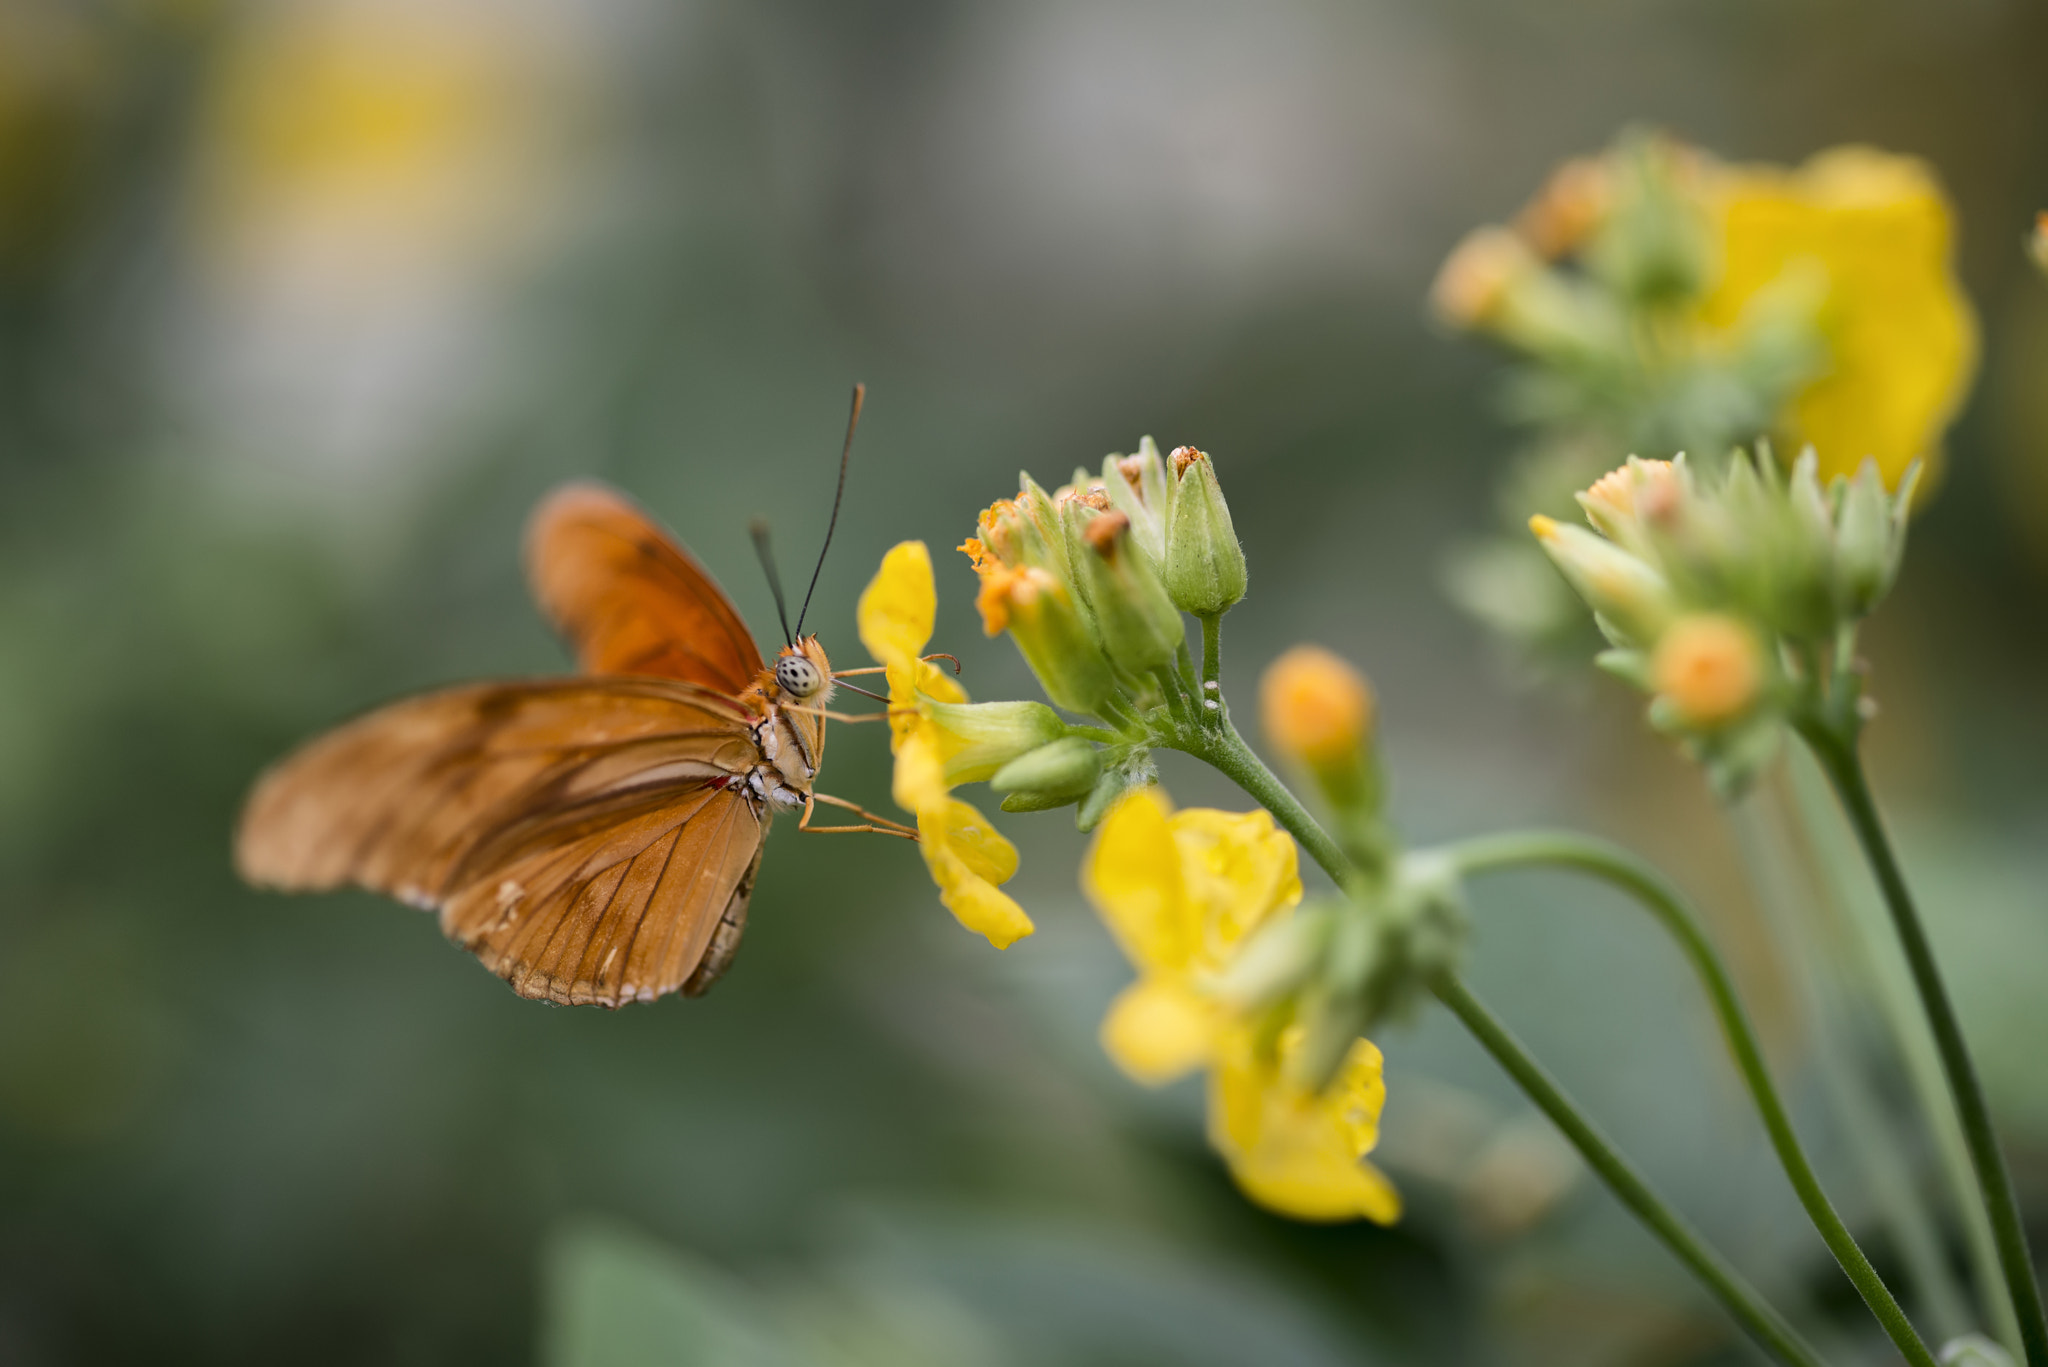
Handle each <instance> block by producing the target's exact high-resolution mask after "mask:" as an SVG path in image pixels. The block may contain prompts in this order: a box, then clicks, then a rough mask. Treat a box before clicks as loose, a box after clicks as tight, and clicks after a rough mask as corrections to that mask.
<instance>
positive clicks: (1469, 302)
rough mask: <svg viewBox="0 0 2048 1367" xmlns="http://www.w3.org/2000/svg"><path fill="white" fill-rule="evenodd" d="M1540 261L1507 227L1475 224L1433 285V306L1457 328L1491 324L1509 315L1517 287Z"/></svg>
mask: <svg viewBox="0 0 2048 1367" xmlns="http://www.w3.org/2000/svg"><path fill="white" fill-rule="evenodd" d="M1537 269H1539V263H1538V262H1537V260H1536V258H1535V256H1534V255H1533V254H1532V253H1531V252H1530V251H1529V247H1528V244H1527V243H1525V242H1523V241H1522V239H1521V238H1519V237H1517V236H1516V235H1515V234H1514V233H1511V232H1509V231H1508V230H1507V229H1506V228H1500V227H1491V226H1489V227H1485V228H1474V229H1473V230H1472V231H1471V232H1469V233H1467V234H1465V238H1464V240H1463V241H1461V242H1460V243H1458V245H1457V246H1456V247H1454V248H1452V249H1451V254H1450V255H1449V256H1447V257H1445V258H1444V264H1443V265H1442V266H1441V267H1439V268H1438V269H1437V273H1436V281H1435V283H1433V284H1432V285H1431V286H1430V287H1429V302H1430V307H1431V308H1432V309H1433V310H1434V311H1435V313H1436V316H1437V317H1438V318H1439V319H1441V320H1443V321H1444V322H1445V323H1448V324H1449V325H1450V326H1452V327H1455V328H1490V327H1492V326H1494V325H1495V324H1497V323H1499V322H1500V321H1501V320H1502V318H1503V317H1504V316H1505V314H1506V312H1507V307H1508V301H1509V298H1510V296H1511V295H1512V293H1513V292H1514V290H1515V288H1516V287H1517V286H1518V285H1520V284H1521V283H1522V281H1523V280H1524V279H1525V278H1526V277H1527V276H1528V275H1529V274H1530V273H1531V272H1532V271H1535V270H1537Z"/></svg>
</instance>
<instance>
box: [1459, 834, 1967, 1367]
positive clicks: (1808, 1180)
mask: <svg viewBox="0 0 2048 1367" xmlns="http://www.w3.org/2000/svg"><path fill="white" fill-rule="evenodd" d="M1442 853H1444V854H1447V855H1448V856H1449V857H1450V858H1451V859H1452V860H1453V861H1455V863H1456V864H1457V866H1458V868H1459V869H1460V870H1461V871H1463V872H1464V873H1466V874H1474V873H1484V872H1488V871H1492V870H1501V869H1510V868H1517V867H1529V866H1543V865H1548V866H1550V867H1553V868H1563V869H1572V870H1576V871H1577V872H1580V873H1585V874H1590V875H1591V876H1593V877H1595V878H1599V879H1602V880H1604V881H1606V882H1608V883H1612V884H1613V885H1614V886H1616V887H1618V888H1620V889H1622V890H1623V891H1624V892H1627V893H1629V894H1630V895H1632V896H1633V897H1634V898H1635V899H1636V900H1637V901H1639V902H1641V903H1642V904H1643V905H1644V906H1645V907H1647V908H1648V909H1649V910H1650V911H1651V913H1652V914H1654V915H1655V916H1656V917H1657V919H1658V920H1659V921H1660V922H1662V923H1663V925H1664V928H1665V929H1666V930H1668V931H1669V932H1670V933H1671V935H1672V937H1673V938H1674V939H1676V940H1677V941H1678V943H1679V947H1680V948H1681V949H1683V950H1684V952H1685V956H1686V958H1687V959H1689V960H1690V961H1691V963H1692V967H1693V971H1694V972H1695V973H1697V974H1698V975H1699V978H1700V984H1701V986H1703V987H1704V988H1705V989H1706V992H1707V998H1708V1000H1709V1001H1710V1002H1711V1003H1712V1004H1713V1008H1714V1014H1715V1015H1716V1016H1718V1017H1719V1018H1720V1022H1721V1029H1722V1032H1723V1033H1724V1034H1725V1035H1726V1036H1727V1037H1728V1047H1729V1049H1730V1051H1731V1052H1732V1053H1733V1054H1734V1055H1735V1062H1736V1065H1737V1067H1739V1068H1740V1069H1741V1070H1742V1077H1743V1081H1744V1082H1745V1083H1747V1084H1748V1086H1749V1091H1750V1095H1751V1096H1752V1097H1754V1098H1755V1099H1756V1108H1757V1112H1758V1113H1759V1114H1760V1115H1761V1116H1762V1117H1763V1122H1764V1129H1765V1130H1767V1131H1768V1132H1769V1134H1770V1137H1771V1146H1772V1147H1773V1148H1775V1149H1776V1150H1777V1152H1778V1161H1779V1162H1780V1163H1781V1164H1782V1165H1783V1166H1784V1169H1785V1175H1786V1177H1788V1178H1790V1179H1791V1182H1792V1187H1793V1190H1794V1191H1796V1192H1797V1193H1798V1194H1799V1202H1800V1204H1801V1205H1803V1206H1805V1207H1806V1213H1807V1216H1808V1217H1809V1218H1810V1219H1811V1220H1812V1221H1813V1224H1814V1228H1815V1229H1817V1230H1819V1231H1820V1236H1821V1238H1822V1239H1823V1240H1825V1241H1826V1243H1827V1246H1828V1249H1829V1251H1831V1252H1832V1253H1833V1254H1834V1255H1835V1261H1836V1262H1838V1263H1840V1264H1841V1265H1842V1271H1843V1272H1845V1273H1847V1274H1848V1276H1849V1280H1850V1281H1851V1282H1853V1283H1854V1284H1855V1286H1856V1290H1857V1292H1858V1293H1859V1294H1861V1295H1862V1297H1863V1303H1864V1304H1865V1305H1868V1306H1869V1307H1870V1313H1871V1314H1873V1315H1875V1316H1876V1317H1877V1321H1878V1323H1879V1324H1881V1325H1883V1326H1884V1331H1885V1333H1886V1334H1887V1335H1889V1336H1890V1338H1891V1341H1892V1342H1893V1344H1895V1345H1896V1346H1897V1347H1898V1350H1899V1352H1900V1353H1901V1354H1902V1355H1903V1356H1904V1357H1905V1359H1906V1361H1908V1362H1910V1363H1913V1364H1914V1365H1915V1367H1935V1361H1934V1355H1933V1354H1932V1353H1931V1352H1929V1351H1928V1349H1927V1345H1926V1344H1925V1343H1923V1342H1921V1340H1920V1336H1919V1334H1917V1333H1916V1332H1914V1329H1913V1325H1912V1322H1911V1321H1910V1320H1908V1319H1907V1318H1906V1313H1905V1311H1903V1310H1901V1309H1900V1308H1899V1303H1898V1301H1897V1300H1896V1299H1895V1298H1894V1297H1893V1296H1892V1293H1891V1291H1890V1289H1889V1288H1888V1287H1886V1286H1885V1284H1884V1279H1883V1278H1882V1277H1879V1276H1878V1275H1877V1269H1876V1268H1874V1267H1872V1266H1871V1265H1870V1260H1869V1259H1868V1258H1866V1257H1864V1256H1863V1250H1862V1249H1861V1248H1859V1247H1858V1246H1857V1244H1856V1239H1855V1236H1854V1235H1852V1234H1850V1233H1849V1228H1848V1226H1846V1225H1844V1224H1843V1223H1842V1219H1841V1217H1840V1216H1839V1215H1837V1214H1836V1213H1835V1208H1834V1205H1833V1204H1832V1203H1831V1202H1830V1201H1829V1200H1828V1197H1827V1193H1826V1192H1825V1191H1823V1190H1822V1189H1821V1185H1820V1179H1819V1178H1818V1177H1817V1176H1815V1175H1814V1171H1813V1165H1812V1164H1811V1163H1809V1162H1808V1161H1807V1158H1806V1151H1805V1150H1804V1149H1803V1148H1802V1147H1801V1146H1800V1143H1799V1136H1798V1134H1797V1133H1796V1132H1795V1131H1794V1130H1793V1128H1792V1121H1791V1118H1790V1117H1789V1116H1788V1115H1787V1114H1786V1113H1785V1106H1784V1103H1783V1101H1782V1100H1780V1099H1779V1096H1778V1089H1777V1087H1776V1085H1775V1084H1774V1083H1772V1081H1771V1074H1770V1070H1769V1069H1768V1068H1766V1067H1765V1066H1764V1057H1763V1049H1762V1047H1761V1046H1760V1045H1759V1044H1758V1042H1757V1037H1756V1030H1755V1027H1753V1026H1752V1025H1751V1024H1750V1021H1749V1014H1748V1013H1747V1012H1746V1011H1744V1010H1743V1008H1742V1000H1741V998H1739V997H1738V996H1736V994H1735V985H1734V983H1733V981H1732V980H1730V978H1729V976H1728V970H1727V968H1726V967H1725V966H1724V965H1723V964H1722V962H1721V956H1720V955H1719V954H1718V953H1717V952H1716V951H1715V949H1714V946H1713V942H1712V941H1710V940H1709V939H1708V938H1707V936H1706V932H1705V931H1704V930H1702V929H1701V928H1700V924H1699V920H1698V918H1697V917H1695V916H1694V915H1693V914H1692V912H1691V910H1690V909H1689V908H1688V907H1687V906H1686V903H1685V900H1684V898H1683V897H1682V896H1681V895H1680V894H1679V893H1678V891H1677V890H1676V889H1675V888H1673V887H1672V886H1671V885H1670V884H1669V883H1668V882H1666V881H1665V880H1664V877H1663V875H1661V874H1659V873H1658V872H1657V871H1656V870H1655V869H1653V868H1651V867H1650V866H1649V865H1648V864H1645V863H1643V862H1642V861H1641V860H1639V859H1637V858H1635V857H1634V856H1633V855H1631V854H1629V853H1627V852H1626V851H1624V850H1621V849H1618V848H1616V847H1615V846H1612V845H1609V844H1607V843H1606V842H1605V841H1600V840H1594V839H1592V838H1590V837H1587V836H1582V835H1576V834H1573V833H1571V832H1567V831H1530V832H1526V833H1515V834H1511V835H1499V836H1484V837H1481V838H1479V839H1477V840H1469V841H1464V842H1462V843H1460V844H1457V845H1452V846H1449V847H1447V848H1446V849H1445V850H1443V851H1442Z"/></svg>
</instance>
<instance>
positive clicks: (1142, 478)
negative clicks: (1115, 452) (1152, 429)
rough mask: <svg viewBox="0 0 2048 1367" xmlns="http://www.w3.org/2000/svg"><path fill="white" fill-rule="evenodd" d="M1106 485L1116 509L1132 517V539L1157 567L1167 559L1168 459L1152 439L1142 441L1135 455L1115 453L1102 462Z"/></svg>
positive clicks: (1169, 490) (1113, 506) (1147, 438)
mask: <svg viewBox="0 0 2048 1367" xmlns="http://www.w3.org/2000/svg"><path fill="white" fill-rule="evenodd" d="M1102 487H1103V488H1104V489H1105V490H1106V491H1107V492H1108V494H1109V503H1110V506H1111V507H1112V508H1115V509H1116V510H1117V511H1118V512H1120V513H1122V514H1123V515H1124V516H1125V517H1127V518H1129V519H1130V520H1131V540H1132V541H1133V542H1135V543H1136V544H1137V547H1138V549H1139V550H1141V551H1143V552H1144V553H1145V555H1146V557H1147V558H1149V559H1150V560H1151V561H1152V565H1153V567H1154V568H1155V569H1156V568H1158V567H1159V566H1160V565H1161V564H1164V563H1165V560H1166V506H1167V503H1168V502H1169V500H1170V499H1171V497H1172V487H1171V485H1170V484H1169V483H1168V481H1167V475H1166V462H1165V461H1163V460H1161V459H1160V458H1159V448H1158V447H1157V446H1155V445H1153V444H1152V438H1150V437H1142V438H1140V439H1139V441H1138V454H1136V455H1135V456H1111V457H1110V458H1109V459H1108V460H1105V461H1104V462H1103V463H1102Z"/></svg>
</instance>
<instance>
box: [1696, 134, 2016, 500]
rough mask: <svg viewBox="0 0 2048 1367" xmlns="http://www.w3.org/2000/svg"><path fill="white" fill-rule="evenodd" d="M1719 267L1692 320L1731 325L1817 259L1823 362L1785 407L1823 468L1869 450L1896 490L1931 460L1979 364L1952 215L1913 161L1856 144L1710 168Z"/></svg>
mask: <svg viewBox="0 0 2048 1367" xmlns="http://www.w3.org/2000/svg"><path fill="white" fill-rule="evenodd" d="M1705 194H1706V201H1707V208H1708V212H1709V214H1710V216H1711V217H1712V219H1713V221H1714V223H1715V225H1716V227H1717V232H1716V237H1717V240H1718V242H1719V249H1720V273H1719V277H1718V279H1717V280H1716V281H1715V283H1714V285H1713V287H1712V288H1711V289H1710V290H1709V291H1708V293H1707V296H1706V298H1705V299H1704V301H1703V302H1702V304H1701V311H1702V317H1703V319H1704V320H1705V321H1706V322H1707V323H1708V324H1709V325H1710V326H1713V327H1715V328H1717V329H1729V328H1733V327H1734V326H1735V325H1736V324H1737V323H1738V322H1739V321H1740V319H1741V317H1742V314H1743V311H1744V310H1745V308H1747V307H1748V306H1749V304H1750V303H1751V301H1752V300H1754V299H1756V298H1757V297H1758V295H1759V294H1761V293H1762V292H1764V291H1765V290H1767V289H1768V288H1770V287H1771V286H1773V285H1775V284H1777V283H1779V282H1780V281H1782V280H1787V279H1790V278H1791V277H1793V276H1795V275H1797V274H1799V273H1801V272H1809V271H1813V270H1815V269H1817V270H1818V271H1819V272H1820V273H1821V274H1822V275H1824V277H1825V280H1826V293H1825V296H1824V301H1823V303H1822V305H1821V312H1820V317H1819V323H1820V329H1821V332H1822V335H1823V336H1824V337H1825V339H1826V343H1827V348H1828V353H1829V363H1828V368H1827V372H1826V373H1825V374H1824V375H1822V376H1821V377H1820V378H1819V379H1817V380H1815V381H1813V382H1812V383H1811V384H1809V385H1807V386H1806V387H1805V388H1804V389H1802V390H1801V391H1799V392H1798V393H1797V394H1796V395H1795V396H1794V398H1793V400H1792V403H1791V407H1790V411H1789V412H1788V413H1787V414H1786V415H1785V416H1784V422H1785V427H1786V433H1785V435H1787V436H1788V437H1790V438H1791V439H1792V441H1793V442H1794V443H1795V444H1806V443H1811V444H1812V445H1813V447H1814V448H1815V450H1816V451H1817V452H1818V453H1819V456H1820V468H1821V475H1822V477H1823V478H1824V479H1825V478H1828V477H1831V476H1833V475H1838V474H1839V475H1852V474H1854V473H1855V471H1856V467H1857V466H1858V465H1860V464H1862V462H1863V459H1864V457H1866V456H1872V457H1875V458H1876V460H1877V463H1878V468H1879V470H1880V471H1881V472H1882V473H1883V475H1884V478H1885V482H1886V484H1887V485H1889V486H1890V487H1893V488H1896V487H1897V486H1898V482H1899V479H1900V477H1901V476H1903V475H1904V474H1905V471H1906V467H1907V466H1908V465H1910V464H1911V463H1912V462H1913V461H1914V460H1916V459H1926V460H1927V461H1928V462H1929V464H1930V466H1931V465H1933V464H1934V462H1935V460H1936V458H1937V457H1938V455H1939V446H1940V441H1941V435H1942V432H1943V430H1944V429H1945V428H1946V427H1947V426H1948V423H1949V421H1950V420H1951V419H1952V418H1953V417H1954V416H1955V413H1956V410H1957V409H1958V408H1959V407H1960V406H1961V404H1962V401H1963V397H1964V395H1965V394H1966V393H1967V392H1968V390H1969V386H1970V381H1971V379H1972V378H1973V377H1974V375H1975V373H1976V366H1977V322H1976V315H1975V313H1974V312H1973V311H1972V310H1971V307H1970V303H1969V300H1968V299H1967V298H1966V297H1965V296H1964V294H1963V291H1962V287H1961V285H1960V284H1959V283H1958V282H1957V280H1956V277H1955V271H1954V268H1953V263H1952V257H1953V254H1954V252H1953V247H1954V237H1955V225H1954V218H1953V214H1952V213H1951V211H1950V208H1949V203H1948V199H1947V197H1946V196H1945V195H1944V194H1943V193H1942V190H1941V186H1940V185H1939V183H1938V182H1937V181H1936V180H1935V178H1934V174H1933V172H1932V171H1931V170H1929V169H1928V167H1927V166H1926V165H1924V164H1923V163H1921V162H1919V161H1917V160H1915V159H1913V158H1910V157H1902V156H1895V155H1892V154H1890V153H1886V152H1880V151H1877V150H1875V149H1872V148H1867V147H1838V148H1834V149H1832V150H1830V151H1826V152H1822V153H1820V154H1819V155H1818V156H1815V157H1814V158H1813V159H1812V160H1810V161H1808V162H1807V163H1806V165H1805V166H1804V167H1801V168H1800V169H1798V170H1796V171H1790V170H1786V169H1784V168H1781V167H1774V166H1738V167H1724V168H1719V169H1718V170H1717V171H1715V172H1714V173H1712V174H1710V175H1708V176H1707V177H1706V178H1705Z"/></svg>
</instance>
